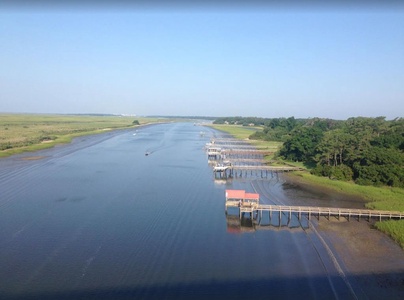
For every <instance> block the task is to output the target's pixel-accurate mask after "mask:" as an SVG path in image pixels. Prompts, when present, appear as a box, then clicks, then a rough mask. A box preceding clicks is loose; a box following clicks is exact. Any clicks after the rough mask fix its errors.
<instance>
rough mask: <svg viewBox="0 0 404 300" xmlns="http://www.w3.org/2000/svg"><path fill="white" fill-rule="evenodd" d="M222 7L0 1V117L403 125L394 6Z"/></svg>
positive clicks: (402, 9) (403, 22)
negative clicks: (365, 120)
mask: <svg viewBox="0 0 404 300" xmlns="http://www.w3.org/2000/svg"><path fill="white" fill-rule="evenodd" d="M119 3H121V2H119ZM221 3H222V5H221V6H220V7H219V6H215V5H211V6H209V7H206V6H203V5H195V6H188V7H186V6H185V5H182V4H181V3H180V2H178V3H177V4H178V5H176V6H175V7H166V6H163V5H159V4H157V5H154V6H153V5H152V6H149V7H134V6H130V5H107V6H106V7H100V6H95V5H92V4H91V3H90V2H88V5H87V6H86V7H83V6H74V5H72V6H69V5H62V6H59V7H51V6H50V5H45V4H42V5H40V6H37V7H35V6H34V5H33V6H30V7H26V6H24V5H20V6H19V5H15V6H7V5H1V3H0V112H16V113H22V112H24V113H108V114H109V113H111V114H113V113H117V114H135V115H139V116H148V115H164V116H169V115H171V116H214V117H218V116H244V117H248V116H254V117H266V118H278V117H291V116H294V117H295V118H313V117H320V118H331V119H347V118H349V117H357V116H364V117H378V116H384V117H386V118H387V119H394V118H396V117H404V5H397V6H394V5H387V6H383V7H373V8H372V7H368V6H366V5H365V4H362V5H359V6H357V7H354V8H350V7H345V6H344V5H334V6H330V7H324V6H323V7H319V6H316V5H311V6H308V7H306V8H303V7H302V6H296V5H289V6H284V7H277V6H275V5H264V4H262V3H261V4H259V3H258V2H257V3H256V5H251V6H248V5H246V6H243V5H226V4H225V2H221ZM240 3H241V2H240ZM121 4H125V3H124V2H122V3H121Z"/></svg>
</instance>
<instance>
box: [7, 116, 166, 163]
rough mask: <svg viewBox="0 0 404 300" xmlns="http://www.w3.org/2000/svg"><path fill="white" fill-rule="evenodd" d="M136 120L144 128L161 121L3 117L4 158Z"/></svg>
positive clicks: (122, 126) (111, 128) (124, 125)
mask: <svg viewBox="0 0 404 300" xmlns="http://www.w3.org/2000/svg"><path fill="white" fill-rule="evenodd" d="M134 120H138V121H139V123H140V124H141V125H142V124H146V123H152V122H157V121H159V120H158V119H151V118H137V117H121V116H93V115H39V114H0V157H6V156H10V155H13V154H17V153H22V152H27V151H36V150H41V149H45V148H50V147H53V146H55V145H56V144H62V143H69V142H70V141H71V140H72V139H73V138H74V137H78V136H81V135H88V134H97V133H102V132H105V131H108V130H116V129H123V128H131V127H135V125H133V124H132V123H133V121H134Z"/></svg>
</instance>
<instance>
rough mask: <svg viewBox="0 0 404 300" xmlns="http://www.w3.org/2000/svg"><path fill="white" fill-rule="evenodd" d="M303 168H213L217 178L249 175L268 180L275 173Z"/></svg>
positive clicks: (223, 165)
mask: <svg viewBox="0 0 404 300" xmlns="http://www.w3.org/2000/svg"><path fill="white" fill-rule="evenodd" d="M300 170H302V169H301V168H298V167H292V166H268V165H258V164H257V165H232V164H225V163H223V164H217V165H216V166H214V167H213V173H214V176H215V178H238V177H247V176H248V175H250V176H251V175H253V173H254V174H255V175H256V176H260V177H261V178H268V177H269V176H270V175H273V173H279V172H292V171H300Z"/></svg>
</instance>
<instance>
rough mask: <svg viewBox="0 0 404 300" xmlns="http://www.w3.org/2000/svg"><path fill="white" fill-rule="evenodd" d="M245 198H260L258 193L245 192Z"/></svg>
mask: <svg viewBox="0 0 404 300" xmlns="http://www.w3.org/2000/svg"><path fill="white" fill-rule="evenodd" d="M245 199H253V200H259V199H260V194H255V193H245Z"/></svg>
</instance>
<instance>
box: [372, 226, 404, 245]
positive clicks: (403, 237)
mask: <svg viewBox="0 0 404 300" xmlns="http://www.w3.org/2000/svg"><path fill="white" fill-rule="evenodd" d="M375 227H376V228H377V229H378V230H380V231H382V232H384V233H386V234H387V235H389V236H390V237H391V238H392V239H393V240H395V241H396V242H397V243H398V244H399V245H400V246H401V248H403V249H404V220H399V221H395V220H387V221H383V222H377V223H376V224H375Z"/></svg>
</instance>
